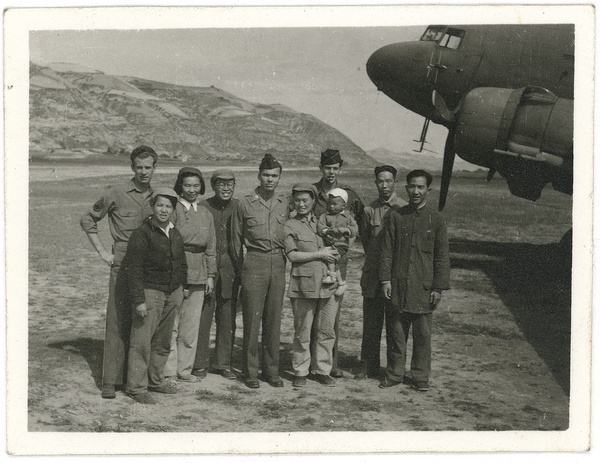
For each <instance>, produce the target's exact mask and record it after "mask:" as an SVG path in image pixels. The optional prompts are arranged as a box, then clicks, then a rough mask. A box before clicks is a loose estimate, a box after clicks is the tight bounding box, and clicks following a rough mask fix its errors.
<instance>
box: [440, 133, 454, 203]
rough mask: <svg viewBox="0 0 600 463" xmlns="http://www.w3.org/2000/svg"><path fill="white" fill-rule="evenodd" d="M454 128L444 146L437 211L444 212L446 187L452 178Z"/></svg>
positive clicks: (446, 194)
mask: <svg viewBox="0 0 600 463" xmlns="http://www.w3.org/2000/svg"><path fill="white" fill-rule="evenodd" d="M454 154H455V153H454V127H452V128H451V129H450V130H449V131H448V137H447V138H446V146H444V164H443V166H442V185H441V186H440V202H439V205H438V209H439V210H440V211H442V210H444V206H445V205H446V197H447V196H448V187H449V186H450V179H451V178H452V167H454Z"/></svg>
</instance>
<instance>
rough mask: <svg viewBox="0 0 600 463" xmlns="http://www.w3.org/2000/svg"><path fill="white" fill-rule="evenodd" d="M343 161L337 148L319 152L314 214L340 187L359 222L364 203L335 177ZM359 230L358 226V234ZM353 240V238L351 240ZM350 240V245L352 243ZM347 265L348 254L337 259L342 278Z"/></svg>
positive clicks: (337, 371) (335, 369)
mask: <svg viewBox="0 0 600 463" xmlns="http://www.w3.org/2000/svg"><path fill="white" fill-rule="evenodd" d="M343 163H344V161H343V160H342V156H341V155H340V152H339V150H336V149H331V148H328V149H327V150H325V151H323V152H322V153H321V164H320V166H319V169H320V170H321V175H322V178H321V180H319V181H318V182H317V183H315V184H314V186H315V187H316V188H317V192H318V195H317V199H316V201H315V206H314V210H313V212H314V214H315V216H316V217H317V218H318V217H319V216H320V215H321V214H324V213H325V212H326V211H327V200H328V199H329V192H330V191H331V190H333V189H334V188H341V189H343V190H345V191H346V193H348V202H347V203H346V211H349V212H350V213H351V214H352V215H353V216H354V220H356V222H357V223H358V224H360V223H361V215H362V213H363V208H364V204H363V201H362V200H361V198H360V196H359V195H358V194H357V193H356V192H355V191H354V190H353V189H352V188H350V187H349V186H348V185H343V184H341V183H338V180H337V177H338V175H339V174H341V172H342V165H343ZM360 233H361V230H360V228H359V235H360ZM352 242H353V240H352ZM352 242H351V243H350V245H352ZM347 265H348V255H347V254H346V255H344V256H343V257H342V258H341V259H340V260H339V261H338V266H339V269H340V273H341V274H342V279H343V280H345V279H346V267H347ZM338 297H339V298H340V304H339V309H338V312H337V316H336V319H335V345H334V347H333V368H332V370H331V374H330V376H332V377H333V378H341V377H342V376H344V373H343V372H342V370H341V369H340V368H339V367H338V340H339V332H340V330H339V328H340V313H341V312H342V310H341V309H342V299H343V296H338ZM314 342H315V336H314V333H313V336H312V337H311V344H314Z"/></svg>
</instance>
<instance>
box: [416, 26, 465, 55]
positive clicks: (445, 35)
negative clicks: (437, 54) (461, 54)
mask: <svg viewBox="0 0 600 463" xmlns="http://www.w3.org/2000/svg"><path fill="white" fill-rule="evenodd" d="M464 35H465V31H464V30H462V29H455V28H453V27H446V26H429V27H428V28H427V30H426V31H425V33H424V34H423V35H422V36H421V40H422V41H424V42H437V44H438V45H439V46H440V47H444V48H451V49H453V50H456V49H457V48H458V47H459V45H460V42H461V40H462V38H463V37H464Z"/></svg>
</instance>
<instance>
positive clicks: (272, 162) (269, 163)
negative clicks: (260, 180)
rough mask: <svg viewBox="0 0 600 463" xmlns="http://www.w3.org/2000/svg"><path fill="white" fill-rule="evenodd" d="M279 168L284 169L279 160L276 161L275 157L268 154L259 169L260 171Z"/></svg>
mask: <svg viewBox="0 0 600 463" xmlns="http://www.w3.org/2000/svg"><path fill="white" fill-rule="evenodd" d="M278 167H279V168H280V169H282V167H281V164H280V163H279V161H278V160H277V159H275V156H273V155H272V154H269V153H267V154H265V156H264V157H263V158H262V161H261V162H260V166H259V167H258V170H268V169H277V168H278Z"/></svg>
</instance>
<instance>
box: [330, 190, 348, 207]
mask: <svg viewBox="0 0 600 463" xmlns="http://www.w3.org/2000/svg"><path fill="white" fill-rule="evenodd" d="M328 195H329V196H334V197H338V198H342V199H343V200H344V202H345V203H346V204H348V193H346V190H344V189H342V188H334V189H333V190H330V191H329V193H328Z"/></svg>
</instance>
